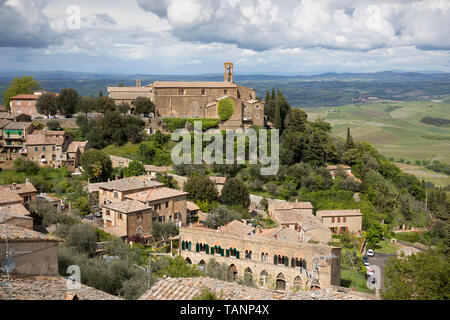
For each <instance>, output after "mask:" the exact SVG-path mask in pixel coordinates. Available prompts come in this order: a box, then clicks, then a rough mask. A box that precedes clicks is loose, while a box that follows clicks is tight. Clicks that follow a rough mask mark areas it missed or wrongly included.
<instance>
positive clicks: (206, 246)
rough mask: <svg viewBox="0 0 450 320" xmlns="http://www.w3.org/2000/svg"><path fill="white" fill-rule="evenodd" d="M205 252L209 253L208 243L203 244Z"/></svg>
mask: <svg viewBox="0 0 450 320" xmlns="http://www.w3.org/2000/svg"><path fill="white" fill-rule="evenodd" d="M205 252H206V254H209V245H205Z"/></svg>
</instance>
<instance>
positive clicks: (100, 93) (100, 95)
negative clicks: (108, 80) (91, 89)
mask: <svg viewBox="0 0 450 320" xmlns="http://www.w3.org/2000/svg"><path fill="white" fill-rule="evenodd" d="M98 97H99V98H100V97H103V92H102V89H100V92H99V93H98Z"/></svg>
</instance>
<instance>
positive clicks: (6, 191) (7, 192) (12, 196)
mask: <svg viewBox="0 0 450 320" xmlns="http://www.w3.org/2000/svg"><path fill="white" fill-rule="evenodd" d="M2 187H3V188H0V205H5V204H10V203H22V202H23V198H22V197H21V196H20V195H19V193H18V192H17V191H16V190H11V189H10V188H8V187H7V186H2Z"/></svg>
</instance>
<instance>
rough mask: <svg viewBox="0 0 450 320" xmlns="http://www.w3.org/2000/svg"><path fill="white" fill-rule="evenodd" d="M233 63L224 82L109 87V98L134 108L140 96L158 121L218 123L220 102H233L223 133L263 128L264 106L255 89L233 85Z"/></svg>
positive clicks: (161, 82)
mask: <svg viewBox="0 0 450 320" xmlns="http://www.w3.org/2000/svg"><path fill="white" fill-rule="evenodd" d="M233 68H234V67H233V63H231V62H226V63H225V64H224V71H225V72H224V81H223V82H212V81H203V82H194V81H154V82H153V83H152V84H150V85H147V86H145V87H141V86H140V82H139V81H138V82H137V84H136V87H108V95H109V97H110V98H112V99H114V100H115V102H116V104H120V103H122V102H128V103H130V104H131V105H132V104H133V102H134V100H135V99H136V98H137V97H138V96H144V97H148V98H150V99H151V100H152V101H153V102H154V103H155V106H156V120H157V121H159V120H161V119H162V118H213V119H218V118H219V115H218V105H219V101H220V100H222V99H225V98H230V99H231V100H232V101H233V103H234V109H235V110H234V114H233V115H232V116H231V118H230V119H228V120H226V121H224V122H223V123H221V124H220V128H221V129H227V128H230V129H238V128H243V129H246V128H248V127H250V126H251V125H258V126H264V125H265V118H264V102H263V101H260V100H258V99H256V98H257V97H256V93H255V91H254V90H253V89H251V88H248V87H244V86H241V85H239V84H236V83H234V82H233V74H234V70H233Z"/></svg>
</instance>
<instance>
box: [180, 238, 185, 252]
mask: <svg viewBox="0 0 450 320" xmlns="http://www.w3.org/2000/svg"><path fill="white" fill-rule="evenodd" d="M184 249H185V242H184V240H183V241H181V250H184Z"/></svg>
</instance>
